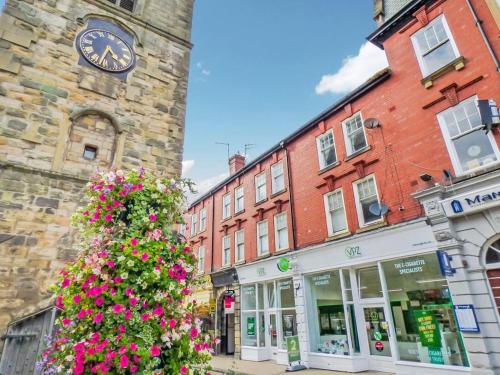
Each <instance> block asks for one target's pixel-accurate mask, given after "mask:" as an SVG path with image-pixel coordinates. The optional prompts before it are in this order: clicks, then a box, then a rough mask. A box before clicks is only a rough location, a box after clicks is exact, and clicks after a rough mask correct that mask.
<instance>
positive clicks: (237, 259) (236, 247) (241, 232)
mask: <svg viewBox="0 0 500 375" xmlns="http://www.w3.org/2000/svg"><path fill="white" fill-rule="evenodd" d="M239 235H241V236H242V238H241V239H238V236H239ZM240 240H241V241H240ZM240 246H241V248H242V251H241V256H238V255H239V254H240V251H239V249H240ZM244 260H245V231H244V230H243V229H240V230H238V231H236V232H234V261H235V262H242V261H244Z"/></svg>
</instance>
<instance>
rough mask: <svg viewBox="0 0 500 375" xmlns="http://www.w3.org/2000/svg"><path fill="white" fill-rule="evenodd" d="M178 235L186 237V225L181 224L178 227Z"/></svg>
mask: <svg viewBox="0 0 500 375" xmlns="http://www.w3.org/2000/svg"><path fill="white" fill-rule="evenodd" d="M179 234H181V235H183V236H185V235H186V224H184V223H182V224H180V225H179Z"/></svg>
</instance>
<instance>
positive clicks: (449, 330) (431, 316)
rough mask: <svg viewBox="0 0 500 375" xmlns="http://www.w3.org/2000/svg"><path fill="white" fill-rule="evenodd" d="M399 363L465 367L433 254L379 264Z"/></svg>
mask: <svg viewBox="0 0 500 375" xmlns="http://www.w3.org/2000/svg"><path fill="white" fill-rule="evenodd" d="M382 268H383V271H384V276H385V280H386V284H387V293H388V297H389V300H390V305H391V312H392V316H393V320H394V325H395V327H394V329H395V332H396V341H397V345H398V352H399V359H400V360H404V361H411V362H420V363H430V364H438V365H439V364H441V365H454V366H468V361H467V356H466V352H465V348H464V345H463V341H462V337H461V334H460V332H459V330H458V327H457V322H456V320H455V315H454V312H453V302H452V300H451V295H450V291H449V289H448V284H447V281H446V278H444V277H443V276H442V275H441V272H440V268H439V262H438V259H437V256H436V254H434V253H432V254H426V255H421V256H417V257H411V258H403V259H398V260H392V261H387V262H383V263H382Z"/></svg>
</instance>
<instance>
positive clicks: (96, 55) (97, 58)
mask: <svg viewBox="0 0 500 375" xmlns="http://www.w3.org/2000/svg"><path fill="white" fill-rule="evenodd" d="M90 60H92V61H97V60H99V55H98V54H97V53H94V54H93V55H92V56H90Z"/></svg>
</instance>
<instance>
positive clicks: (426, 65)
mask: <svg viewBox="0 0 500 375" xmlns="http://www.w3.org/2000/svg"><path fill="white" fill-rule="evenodd" d="M411 40H412V43H413V48H414V49H415V53H416V55H417V60H418V64H419V65H420V70H421V71H422V75H423V76H424V77H427V76H428V75H429V74H431V73H433V72H435V71H436V70H438V69H439V68H442V67H443V66H445V65H446V64H448V63H450V62H451V61H453V60H455V59H456V58H457V57H459V56H460V54H459V53H458V49H457V46H456V45H455V42H454V40H453V37H452V35H451V32H450V29H449V27H448V24H447V23H446V19H445V18H444V16H439V17H437V18H436V19H434V20H433V21H432V22H430V23H429V24H428V25H427V26H426V27H424V28H423V29H421V30H419V31H417V32H416V33H415V34H413V35H412V37H411Z"/></svg>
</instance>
